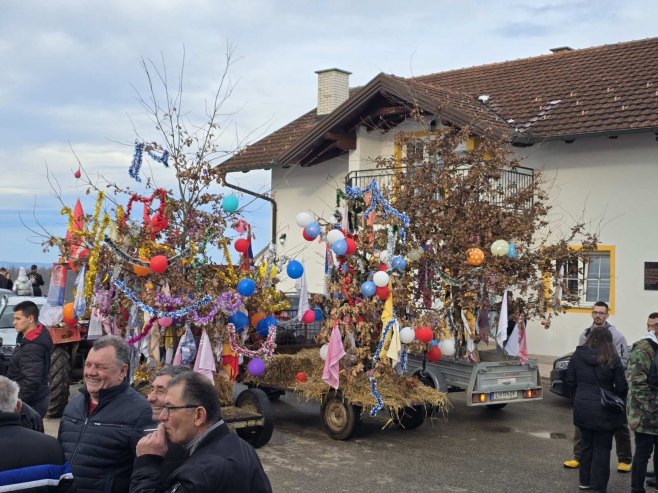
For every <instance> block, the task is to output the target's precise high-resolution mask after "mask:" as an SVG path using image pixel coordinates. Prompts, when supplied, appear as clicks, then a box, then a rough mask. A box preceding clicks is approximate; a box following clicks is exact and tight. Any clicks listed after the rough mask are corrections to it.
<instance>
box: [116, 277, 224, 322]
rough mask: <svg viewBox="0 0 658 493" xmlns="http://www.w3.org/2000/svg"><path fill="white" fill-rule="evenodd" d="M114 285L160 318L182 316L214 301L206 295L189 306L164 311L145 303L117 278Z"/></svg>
mask: <svg viewBox="0 0 658 493" xmlns="http://www.w3.org/2000/svg"><path fill="white" fill-rule="evenodd" d="M114 285H115V286H116V287H117V288H119V290H120V291H121V292H122V293H123V294H125V295H126V296H127V297H128V298H129V299H130V300H131V301H132V302H133V303H135V304H136V305H137V306H138V307H139V308H140V309H141V310H142V311H145V312H146V313H149V314H150V315H151V316H154V317H158V318H164V317H170V318H182V317H184V316H186V315H188V314H189V313H191V312H192V311H194V310H196V309H197V308H199V307H200V306H204V305H207V304H208V303H210V302H211V301H212V297H211V296H209V295H205V296H204V297H203V298H201V299H200V300H198V301H195V302H194V303H192V304H191V305H189V306H186V307H185V308H180V309H178V310H174V311H170V312H164V311H162V310H156V309H155V308H153V307H152V306H148V305H146V304H145V303H143V302H142V301H141V300H140V299H139V298H137V295H136V294H135V292H134V291H132V290H131V289H130V288H129V287H128V286H126V285H125V284H124V283H123V282H122V281H120V280H119V279H117V280H116V281H114Z"/></svg>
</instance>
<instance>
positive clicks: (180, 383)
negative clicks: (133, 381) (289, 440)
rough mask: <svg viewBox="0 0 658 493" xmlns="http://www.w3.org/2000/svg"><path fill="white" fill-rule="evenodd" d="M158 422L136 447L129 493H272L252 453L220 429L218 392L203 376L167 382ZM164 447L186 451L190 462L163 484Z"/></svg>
mask: <svg viewBox="0 0 658 493" xmlns="http://www.w3.org/2000/svg"><path fill="white" fill-rule="evenodd" d="M160 421H161V423H160V424H159V425H158V429H157V431H155V432H154V433H151V434H150V435H147V436H146V437H144V438H142V439H141V440H140V441H139V443H138V444H137V459H136V460H135V467H134V471H133V477H132V480H131V484H130V491H131V492H133V493H141V492H150V493H155V492H167V493H173V492H176V493H192V492H195V493H215V492H222V491H226V492H231V493H240V492H245V493H247V492H250V493H260V492H271V491H272V488H271V486H270V481H269V479H268V478H267V475H266V474H265V471H264V470H263V466H262V465H261V463H260V460H259V459H258V455H256V451H255V450H254V449H253V448H252V447H251V445H249V444H248V443H246V442H245V441H243V440H242V439H241V438H240V437H238V436H237V435H236V434H235V433H233V432H232V431H230V430H229V429H228V426H227V425H226V423H224V420H223V419H222V415H221V410H220V406H219V396H218V395H217V391H216V390H215V388H214V386H213V385H212V383H210V382H209V381H208V379H206V378H205V377H204V376H202V375H199V374H198V373H193V372H190V373H184V374H182V375H179V376H177V377H174V378H172V379H171V380H170V381H169V383H168V384H167V395H166V397H165V402H164V406H163V408H162V411H161V413H160ZM168 442H169V443H174V444H178V445H183V446H185V448H186V450H187V453H188V454H189V458H188V459H186V460H185V462H183V464H182V465H181V466H180V467H178V468H177V469H176V470H174V471H172V472H171V473H170V474H169V476H168V477H167V478H166V479H165V480H164V482H162V479H161V475H160V471H161V465H162V461H163V458H164V457H165V455H166V454H167V451H168Z"/></svg>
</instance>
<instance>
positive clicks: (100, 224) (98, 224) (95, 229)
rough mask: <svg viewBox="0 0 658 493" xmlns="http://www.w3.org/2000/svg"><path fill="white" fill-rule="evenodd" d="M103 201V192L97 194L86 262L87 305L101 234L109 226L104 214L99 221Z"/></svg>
mask: <svg viewBox="0 0 658 493" xmlns="http://www.w3.org/2000/svg"><path fill="white" fill-rule="evenodd" d="M104 199H105V194H104V193H103V192H99V193H98V199H96V206H95V207H94V218H93V222H92V224H93V226H92V228H91V235H92V238H93V241H94V244H93V245H92V247H91V251H90V253H89V260H88V261H87V273H86V274H85V299H86V300H87V305H91V297H92V295H93V293H94V282H95V281H96V275H97V274H98V259H99V257H100V255H101V247H102V241H101V238H103V232H104V231H105V228H107V225H108V224H110V216H108V215H107V214H105V215H104V216H103V220H102V221H99V217H100V214H101V206H102V205H103V200H104Z"/></svg>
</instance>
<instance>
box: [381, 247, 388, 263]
mask: <svg viewBox="0 0 658 493" xmlns="http://www.w3.org/2000/svg"><path fill="white" fill-rule="evenodd" d="M379 261H380V262H384V263H386V262H388V250H382V251H381V252H379Z"/></svg>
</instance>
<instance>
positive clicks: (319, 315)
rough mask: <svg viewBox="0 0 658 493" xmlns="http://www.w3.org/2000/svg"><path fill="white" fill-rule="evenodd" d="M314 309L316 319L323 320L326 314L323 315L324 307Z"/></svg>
mask: <svg viewBox="0 0 658 493" xmlns="http://www.w3.org/2000/svg"><path fill="white" fill-rule="evenodd" d="M313 311H314V312H315V320H318V321H319V320H322V319H323V318H324V316H323V315H322V309H320V308H315V309H314V310H313Z"/></svg>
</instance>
